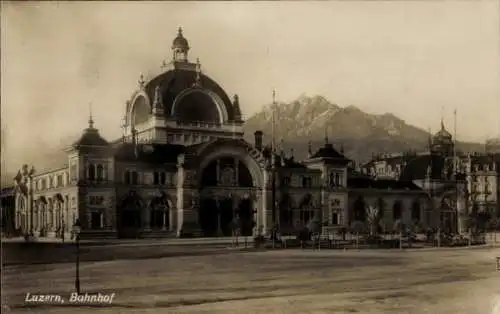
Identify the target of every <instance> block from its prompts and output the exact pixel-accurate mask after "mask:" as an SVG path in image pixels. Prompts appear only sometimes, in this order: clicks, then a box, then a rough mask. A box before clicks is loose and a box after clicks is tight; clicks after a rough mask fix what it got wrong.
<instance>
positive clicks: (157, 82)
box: [144, 69, 234, 121]
mask: <svg viewBox="0 0 500 314" xmlns="http://www.w3.org/2000/svg"><path fill="white" fill-rule="evenodd" d="M197 75H199V81H198V82H197ZM195 83H198V87H196V88H197V89H199V90H200V91H202V92H203V91H209V92H211V93H214V94H216V95H217V96H218V97H219V98H220V99H221V100H222V102H223V103H224V107H225V109H226V111H227V118H228V120H229V121H233V120H234V107H233V105H232V103H231V100H230V99H229V97H228V96H227V94H226V92H225V91H224V90H223V89H222V87H220V86H219V84H217V83H216V82H215V81H214V80H212V79H211V78H210V77H208V76H206V75H205V74H203V73H197V72H196V71H191V70H187V69H174V70H169V71H166V72H164V73H162V74H160V75H158V76H156V77H154V78H153V79H151V80H150V81H149V82H147V83H146V85H145V86H144V90H145V92H146V94H147V95H148V97H149V99H151V100H152V99H154V98H155V90H156V88H157V87H158V86H159V91H160V93H161V97H160V99H161V102H162V105H163V111H164V114H165V115H166V117H172V115H173V114H174V113H173V112H172V107H173V104H174V101H175V100H176V98H177V96H179V95H180V94H181V93H182V92H184V91H186V90H188V89H193V85H195Z"/></svg>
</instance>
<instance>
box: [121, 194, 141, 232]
mask: <svg viewBox="0 0 500 314" xmlns="http://www.w3.org/2000/svg"><path fill="white" fill-rule="evenodd" d="M143 208H144V202H143V200H142V199H141V197H140V196H139V195H138V194H137V193H136V192H135V191H130V192H128V193H127V195H126V196H125V197H124V198H123V199H122V201H121V202H120V204H119V206H118V208H117V209H118V210H117V222H118V236H119V237H120V238H137V237H138V236H139V232H140V230H141V226H142V219H141V212H142V210H143Z"/></svg>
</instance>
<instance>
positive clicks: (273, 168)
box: [271, 89, 276, 248]
mask: <svg viewBox="0 0 500 314" xmlns="http://www.w3.org/2000/svg"><path fill="white" fill-rule="evenodd" d="M275 111H276V91H275V90H274V89H273V104H272V125H271V184H272V186H271V204H272V212H271V219H272V228H271V230H272V237H273V248H274V247H275V245H276V138H275V136H276V135H275V123H276V121H275V120H276V119H275Z"/></svg>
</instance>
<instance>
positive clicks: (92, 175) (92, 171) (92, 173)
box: [88, 164, 95, 180]
mask: <svg viewBox="0 0 500 314" xmlns="http://www.w3.org/2000/svg"><path fill="white" fill-rule="evenodd" d="M88 171H89V173H88V178H89V180H95V166H94V165H93V164H90V165H89V168H88Z"/></svg>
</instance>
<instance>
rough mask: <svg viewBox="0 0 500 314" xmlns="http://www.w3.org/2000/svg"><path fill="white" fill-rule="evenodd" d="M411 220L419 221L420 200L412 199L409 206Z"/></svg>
mask: <svg viewBox="0 0 500 314" xmlns="http://www.w3.org/2000/svg"><path fill="white" fill-rule="evenodd" d="M411 220H413V221H416V222H419V221H420V202H419V201H414V202H413V204H412V206H411Z"/></svg>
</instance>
